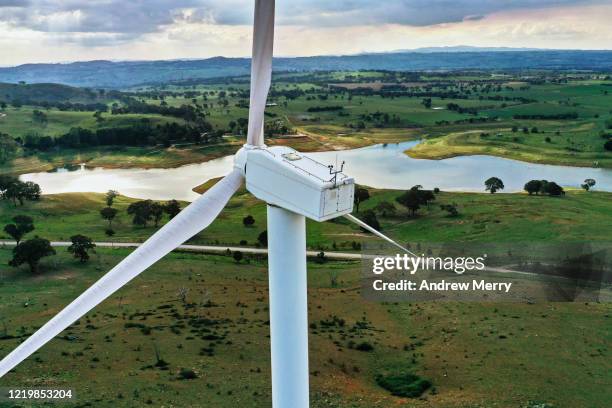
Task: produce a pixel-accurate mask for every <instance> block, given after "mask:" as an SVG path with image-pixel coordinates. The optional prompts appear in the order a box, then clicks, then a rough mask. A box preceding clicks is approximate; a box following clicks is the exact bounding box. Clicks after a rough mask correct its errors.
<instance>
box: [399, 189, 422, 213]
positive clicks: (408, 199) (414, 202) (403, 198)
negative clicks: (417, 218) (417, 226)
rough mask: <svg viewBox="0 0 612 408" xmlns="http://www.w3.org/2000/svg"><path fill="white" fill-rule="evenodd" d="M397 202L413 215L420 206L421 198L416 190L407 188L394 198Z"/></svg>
mask: <svg viewBox="0 0 612 408" xmlns="http://www.w3.org/2000/svg"><path fill="white" fill-rule="evenodd" d="M395 200H396V201H397V202H398V203H400V204H401V205H403V206H404V207H406V208H408V209H409V210H410V215H413V216H414V215H415V214H416V212H417V211H418V210H419V208H421V200H420V198H419V193H418V191H417V190H408V191H406V192H405V193H403V194H402V195H400V196H399V197H397V198H396V199H395Z"/></svg>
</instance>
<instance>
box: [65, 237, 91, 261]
mask: <svg viewBox="0 0 612 408" xmlns="http://www.w3.org/2000/svg"><path fill="white" fill-rule="evenodd" d="M70 241H72V245H70V246H69V247H68V252H70V253H71V254H73V255H74V257H75V258H78V259H79V261H81V262H82V263H84V262H87V260H88V259H89V251H90V250H91V251H92V252H95V251H94V248H95V247H96V244H94V243H93V242H92V241H91V238H89V237H86V236H85V235H80V234H77V235H73V236H71V237H70Z"/></svg>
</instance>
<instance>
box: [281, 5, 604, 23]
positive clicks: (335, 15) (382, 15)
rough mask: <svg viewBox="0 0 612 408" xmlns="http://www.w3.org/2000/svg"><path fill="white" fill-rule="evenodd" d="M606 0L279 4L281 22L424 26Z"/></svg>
mask: <svg viewBox="0 0 612 408" xmlns="http://www.w3.org/2000/svg"><path fill="white" fill-rule="evenodd" d="M605 3H609V1H608V0H514V1H498V0H489V1H483V0H456V1H452V0H389V1H371V0H339V1H324V0H310V1H307V0H302V1H300V0H294V1H292V2H287V3H285V4H283V3H280V5H279V8H280V9H281V10H282V13H280V16H279V20H280V22H281V23H284V24H308V25H314V26H342V25H360V24H366V25H374V24H384V23H393V24H402V25H411V26H428V25H434V24H442V23H453V22H460V21H465V20H470V19H474V17H475V16H480V18H482V17H481V16H484V15H487V14H491V13H495V12H500V11H508V10H516V9H530V8H531V9H533V8H543V7H555V6H567V5H577V4H605Z"/></svg>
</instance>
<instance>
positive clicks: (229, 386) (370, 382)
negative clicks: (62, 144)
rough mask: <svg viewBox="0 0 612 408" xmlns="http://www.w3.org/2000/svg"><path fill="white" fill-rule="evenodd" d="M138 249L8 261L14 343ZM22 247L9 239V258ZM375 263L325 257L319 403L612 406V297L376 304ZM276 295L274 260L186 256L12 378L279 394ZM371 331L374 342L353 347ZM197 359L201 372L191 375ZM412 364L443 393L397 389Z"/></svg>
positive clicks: (2, 257)
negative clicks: (273, 321)
mask: <svg viewBox="0 0 612 408" xmlns="http://www.w3.org/2000/svg"><path fill="white" fill-rule="evenodd" d="M128 253H129V251H128V250H124V249H114V250H113V249H99V250H98V251H97V253H96V254H95V255H94V256H93V257H92V259H91V260H90V262H89V263H88V264H85V265H83V264H80V263H79V262H77V261H76V260H74V259H72V258H70V257H69V256H68V254H67V253H66V252H65V249H63V248H62V249H58V255H56V256H54V257H52V258H48V259H47V260H45V261H44V262H43V269H42V270H43V273H44V275H42V276H31V275H30V274H29V273H28V272H27V271H26V269H24V268H22V269H19V270H14V269H8V268H7V267H0V271H2V279H1V280H0V322H1V324H2V326H0V330H3V331H4V330H5V331H6V333H3V332H2V331H0V334H4V337H5V338H4V339H3V340H0V355H3V354H5V353H7V352H8V351H10V350H11V349H12V348H14V347H15V346H16V345H17V344H18V343H19V339H20V338H22V337H23V336H27V335H29V334H31V333H32V332H33V331H34V330H35V329H36V328H37V327H39V326H40V325H41V324H43V323H44V322H45V321H46V320H47V319H49V318H50V317H51V316H52V315H53V314H55V313H56V312H58V311H59V310H60V309H61V307H62V306H63V305H65V304H67V303H68V302H70V301H71V300H72V299H73V298H74V297H76V296H77V295H78V294H79V293H81V291H83V290H84V289H85V288H86V287H87V286H88V285H90V284H91V283H93V281H95V280H96V279H97V278H98V277H99V276H101V275H102V274H103V273H104V272H105V271H107V270H108V269H110V268H111V267H112V266H113V265H114V264H116V263H117V262H119V261H120V260H121V259H122V258H123V257H124V256H126V255H127V254H128ZM9 256H10V251H9V250H6V249H0V265H6V262H7V260H8V258H9ZM331 274H334V275H336V276H337V282H338V285H337V286H336V287H332V285H331V279H330V276H331ZM359 274H360V266H359V265H358V264H356V263H353V262H342V263H340V262H328V263H326V264H324V265H319V264H316V263H310V264H309V278H308V280H309V305H310V308H309V322H310V323H311V328H310V330H309V340H310V373H311V375H310V382H311V400H312V406H313V407H330V406H331V407H389V406H401V407H404V406H405V407H457V406H487V407H488V406H497V407H517V406H520V407H523V406H529V407H535V406H539V405H537V404H542V403H549V404H551V405H550V406H554V407H603V406H606V405H607V402H609V401H610V400H611V398H612V394H610V388H609V387H608V386H607V384H609V369H610V366H609V356H608V353H609V349H608V348H609V344H610V340H612V339H611V338H610V332H609V319H610V312H611V311H612V309H611V308H610V305H609V304H572V303H568V304H563V303H559V304H531V305H528V304H486V303H485V304H480V303H478V304H475V303H453V302H449V303H444V302H426V303H417V304H411V303H396V304H384V303H373V302H369V301H365V300H364V299H363V298H362V297H361V295H360V291H359ZM181 288H188V292H187V296H186V301H185V302H182V301H181V300H180V298H179V291H180V290H181ZM267 305H268V298H267V276H266V264H265V261H262V260H257V259H249V260H248V261H242V263H241V264H239V265H238V264H236V263H235V262H234V261H233V259H232V258H231V257H223V256H212V255H198V254H190V253H173V254H171V255H169V256H167V257H166V258H164V260H162V261H161V262H159V263H158V264H157V265H155V266H154V267H152V268H150V270H148V271H147V272H146V273H144V274H142V275H141V276H139V277H137V278H136V279H134V281H132V282H131V283H129V284H128V285H127V286H126V287H125V288H123V289H121V290H120V291H119V292H118V293H116V294H114V295H113V296H111V297H110V298H109V299H107V300H106V301H105V302H104V303H103V304H101V305H100V306H98V307H96V308H95V309H94V310H93V311H92V312H90V313H88V314H87V315H86V316H85V317H83V318H81V319H80V320H79V321H78V322H77V323H76V324H75V325H73V326H71V327H70V328H69V329H67V330H66V331H65V332H63V333H62V334H61V335H60V336H59V337H58V338H56V339H54V340H52V341H51V342H50V343H49V344H47V345H46V346H45V347H43V348H42V349H41V350H40V351H39V352H37V353H36V354H35V355H34V356H32V357H31V358H29V359H28V360H26V361H25V362H24V363H23V364H22V365H20V366H19V367H18V368H17V370H16V371H15V372H14V373H12V374H9V375H8V376H7V377H5V378H3V379H2V381H1V382H0V384H1V385H2V386H20V387H24V386H27V387H37V386H44V387H57V388H72V389H73V390H75V392H76V394H77V398H78V404H79V405H87V404H91V405H94V406H109V407H111V406H113V407H115V406H125V407H132V406H141V405H145V404H152V405H153V406H198V405H200V404H201V402H202V401H203V400H205V401H206V403H207V404H208V405H210V406H216V407H231V406H236V405H237V406H252V407H266V406H270V398H271V397H270V363H269V361H270V356H269V351H268V350H269V339H268V337H267V336H268V330H269V326H268V311H267ZM334 318H335V319H336V320H334ZM340 321H342V323H339V322H340ZM329 322H332V323H331V324H330V323H329ZM333 322H337V323H333ZM4 328H5V329H4ZM362 342H367V343H369V344H370V345H372V347H373V350H372V351H369V352H366V351H359V350H357V349H355V348H353V347H354V346H351V344H360V343H362ZM156 350H157V352H158V354H159V358H160V359H161V360H163V363H158V360H157V357H156ZM156 364H157V365H156ZM182 369H189V370H193V371H194V372H195V373H196V375H197V378H196V379H191V380H181V379H180V376H179V374H180V371H181V370H182ZM396 372H411V373H415V374H417V375H419V376H421V377H423V378H427V379H429V380H430V381H431V382H432V383H433V384H434V387H435V388H434V390H435V391H430V392H428V393H426V394H425V395H424V397H423V398H421V399H405V398H398V397H393V396H391V395H390V394H389V393H388V392H387V391H385V390H384V389H382V388H380V387H379V386H377V384H376V382H375V376H376V375H378V374H383V373H396Z"/></svg>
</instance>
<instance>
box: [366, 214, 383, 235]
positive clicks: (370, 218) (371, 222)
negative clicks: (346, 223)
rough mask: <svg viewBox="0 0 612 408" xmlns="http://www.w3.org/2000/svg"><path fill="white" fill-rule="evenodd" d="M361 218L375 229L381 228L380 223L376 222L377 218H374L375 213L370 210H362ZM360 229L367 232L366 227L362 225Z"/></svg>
mask: <svg viewBox="0 0 612 408" xmlns="http://www.w3.org/2000/svg"><path fill="white" fill-rule="evenodd" d="M361 220H362V221H363V222H365V223H366V224H368V225H369V226H370V227H372V228H374V229H376V230H379V231H381V230H382V228H381V226H380V223H379V222H378V218H376V213H375V212H374V211H372V210H366V211H364V212H363V214H362V216H361ZM361 230H362V231H363V232H369V231H368V230H367V229H365V228H363V227H361Z"/></svg>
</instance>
